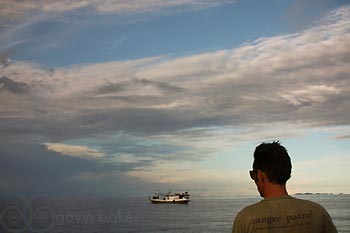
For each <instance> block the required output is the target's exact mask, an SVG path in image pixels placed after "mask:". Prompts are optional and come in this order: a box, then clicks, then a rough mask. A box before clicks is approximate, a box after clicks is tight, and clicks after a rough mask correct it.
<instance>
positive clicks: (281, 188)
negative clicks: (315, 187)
mask: <svg viewBox="0 0 350 233" xmlns="http://www.w3.org/2000/svg"><path fill="white" fill-rule="evenodd" d="M291 170H292V164H291V161H290V157H289V155H288V152H287V150H286V148H284V147H283V146H282V145H281V144H280V143H279V142H278V141H277V142H272V143H262V144H260V145H259V146H257V147H256V148H255V152H254V162H253V170H252V171H250V177H251V178H252V179H253V180H254V182H255V184H256V186H257V189H258V191H259V193H260V196H261V197H263V198H264V199H263V200H262V201H260V202H258V203H256V204H253V205H250V206H247V207H245V208H244V209H243V210H241V211H240V212H239V213H238V214H237V216H236V218H235V220H234V223H233V228H232V233H250V232H254V233H304V232H305V233H306V232H307V233H337V229H336V228H335V226H334V224H333V222H332V219H331V217H330V216H329V214H328V213H327V211H326V210H325V209H324V208H323V207H322V206H321V205H319V204H317V203H314V202H311V201H307V200H300V199H296V198H294V197H291V196H289V195H288V192H287V189H286V182H287V180H288V179H289V178H290V174H291Z"/></svg>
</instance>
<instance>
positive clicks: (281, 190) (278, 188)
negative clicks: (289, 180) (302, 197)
mask: <svg viewBox="0 0 350 233" xmlns="http://www.w3.org/2000/svg"><path fill="white" fill-rule="evenodd" d="M286 195H288V192H287V189H286V185H285V184H283V185H280V184H274V183H269V184H268V185H267V186H265V188H264V198H271V197H282V196H286Z"/></svg>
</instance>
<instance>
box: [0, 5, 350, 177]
mask: <svg viewBox="0 0 350 233" xmlns="http://www.w3.org/2000/svg"><path fill="white" fill-rule="evenodd" d="M349 9H350V8H349V7H342V8H339V9H337V10H336V11H333V12H331V13H330V14H329V15H328V17H327V18H325V19H324V20H323V21H321V22H320V23H319V24H318V25H315V26H313V27H311V28H309V29H307V30H305V31H301V32H299V33H295V34H285V35H279V36H274V37H267V38H260V39H258V40H256V41H253V42H251V43H246V44H242V45H241V46H239V47H237V48H234V49H226V50H220V51H215V52H207V53H201V54H195V55H191V56H185V57H177V58H172V57H168V56H157V57H150V58H143V59H136V60H129V61H112V62H106V63H98V64H84V65H78V66H71V67H61V68H56V69H51V70H48V69H45V68H42V67H40V66H39V65H37V64H33V63H28V62H19V61H13V62H12V63H9V64H7V63H6V64H7V65H6V66H3V67H2V68H1V69H0V76H1V77H6V78H2V79H1V80H2V81H1V82H2V88H3V89H6V91H1V92H0V96H1V98H0V129H1V131H0V135H1V137H2V138H9V137H11V139H13V140H14V141H18V140H24V141H28V140H32V141H36V142H37V143H44V142H51V143H50V144H48V145H49V147H50V148H51V150H52V151H51V152H52V153H54V151H58V152H60V153H62V154H68V155H72V156H65V157H71V158H75V159H81V156H83V155H90V157H91V156H92V157H93V156H96V155H101V156H102V153H103V154H104V155H105V156H104V157H103V158H102V157H101V158H98V159H111V161H113V162H115V164H114V167H113V168H109V169H111V171H110V170H108V171H110V172H107V175H106V174H100V175H101V177H104V175H106V176H108V177H111V176H112V175H111V174H113V172H112V171H113V169H117V170H118V172H119V173H123V172H129V173H128V174H129V175H132V176H133V177H142V176H145V177H149V178H150V179H151V178H152V177H153V176H154V179H156V176H158V175H160V173H161V172H164V171H166V170H167V168H168V167H169V166H171V164H176V163H179V164H182V163H188V164H191V163H195V162H198V161H203V160H205V159H208V158H210V157H212V156H215V153H218V152H220V151H221V150H222V151H224V150H225V149H228V148H232V147H233V146H234V145H236V144H235V143H239V142H242V141H244V140H246V141H247V140H248V141H249V140H261V139H266V138H271V139H279V138H280V137H300V136H303V132H300V131H298V129H303V128H304V129H305V128H315V127H321V128H322V127H329V128H333V127H335V128H337V129H336V130H335V132H338V131H339V130H338V129H339V128H342V127H346V126H348V125H350V121H349V119H350V115H349V114H350V109H349V106H350V104H349V99H350V95H349V93H350V80H349V78H348V77H349V76H350V68H349V59H350V55H349V50H348V48H349V41H350V35H349V33H348V25H349V18H348V17H347V16H348V15H349ZM4 83H5V84H4ZM21 87H22V89H23V90H25V91H18V90H22V89H21ZM11 90H12V91H11ZM18 106H20V107H18ZM243 129H244V130H243ZM291 129H293V130H291ZM317 129H319V128H317ZM286 132H287V133H286ZM340 135H348V132H341V134H340ZM276 137H277V138H276ZM71 145H79V146H71ZM91 148H99V149H100V148H101V151H103V152H101V151H97V150H94V149H91ZM100 153H101V154H100ZM57 154H58V153H56V155H57ZM77 156H78V157H80V158H77ZM94 160H95V159H94ZM157 164H158V165H157ZM163 165H164V166H163ZM152 169H153V170H154V171H157V173H154V174H152V173H151V171H152ZM197 171H198V174H204V173H206V172H207V171H206V170H205V169H204V170H201V169H200V168H198V169H197ZM174 172H180V170H176V169H175V170H174ZM208 172H209V171H208ZM209 173H210V172H209ZM123 174H124V173H123ZM181 174H185V175H181V176H179V178H178V181H176V179H175V178H172V179H170V178H169V179H168V178H166V179H165V178H164V182H166V181H169V182H170V181H172V182H179V183H181V181H182V180H181V179H184V178H185V177H186V176H187V175H189V174H190V171H187V172H184V173H181ZM151 176H152V177H151ZM74 177H75V178H76V179H84V180H88V179H90V178H91V177H92V173H91V172H90V171H85V170H84V171H81V173H77V174H74ZM198 177H200V175H199V176H198ZM67 179H69V178H67ZM152 179H153V178H152ZM198 179H199V178H198Z"/></svg>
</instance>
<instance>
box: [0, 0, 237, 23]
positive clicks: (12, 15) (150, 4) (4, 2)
mask: <svg viewBox="0 0 350 233" xmlns="http://www.w3.org/2000/svg"><path fill="white" fill-rule="evenodd" d="M234 2H235V1H232V0H231V1H229V0H212V1H206V0H178V1H167V0H141V1H140V0H129V1H124V0H64V1H55V0H48V1H47V0H45V1H36V0H26V1H12V0H1V1H0V4H1V9H0V15H1V17H2V18H5V19H18V18H21V17H23V16H24V15H26V14H28V13H32V12H33V11H34V12H35V11H36V12H64V11H72V10H77V9H85V10H89V11H92V12H95V13H100V14H114V13H117V14H129V13H140V12H154V11H158V10H162V9H171V8H173V9H174V8H175V9H177V10H189V9H192V10H197V9H203V8H209V7H215V6H219V5H224V4H231V3H234Z"/></svg>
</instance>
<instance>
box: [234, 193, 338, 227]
mask: <svg viewBox="0 0 350 233" xmlns="http://www.w3.org/2000/svg"><path fill="white" fill-rule="evenodd" d="M251 232H254V233H337V229H336V228H335V226H334V224H333V221H332V219H331V217H330V216H329V214H328V213H327V211H326V210H325V209H324V208H323V207H322V206H321V205H319V204H317V203H314V202H312V201H307V200H300V199H297V198H294V197H291V196H283V197H276V198H266V199H264V200H262V201H260V202H258V203H256V204H253V205H250V206H247V207H245V208H244V209H242V210H241V211H240V212H239V213H238V214H237V216H236V218H235V221H234V223H233V228H232V233H251Z"/></svg>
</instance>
